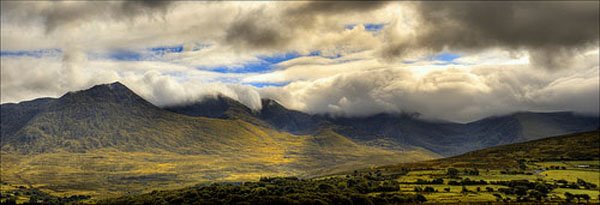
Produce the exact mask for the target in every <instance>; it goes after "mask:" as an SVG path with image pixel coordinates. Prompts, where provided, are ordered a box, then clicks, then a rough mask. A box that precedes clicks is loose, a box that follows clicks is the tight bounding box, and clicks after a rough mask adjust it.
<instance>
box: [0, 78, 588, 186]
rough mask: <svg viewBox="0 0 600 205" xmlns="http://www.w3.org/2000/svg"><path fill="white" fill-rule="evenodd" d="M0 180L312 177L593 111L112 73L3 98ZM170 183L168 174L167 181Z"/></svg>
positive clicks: (464, 146)
mask: <svg viewBox="0 0 600 205" xmlns="http://www.w3.org/2000/svg"><path fill="white" fill-rule="evenodd" d="M0 113H1V116H0V117H1V119H0V130H1V133H0V134H1V135H0V152H1V154H2V158H0V159H1V160H0V161H1V163H2V166H1V168H0V169H1V170H0V171H2V180H3V181H7V182H10V183H11V184H26V185H28V186H35V187H41V188H43V189H48V190H50V191H55V192H61V191H65V190H67V189H73V190H76V191H78V192H82V190H84V191H83V192H86V191H85V190H87V192H86V193H88V194H91V195H97V194H108V193H123V192H125V191H127V192H141V191H145V190H147V188H148V187H165V188H173V187H170V186H175V187H181V186H186V185H188V186H189V185H193V184H196V183H198V182H201V181H215V180H216V181H241V180H255V179H257V178H258V177H260V176H264V175H268V176H272V175H280V176H281V175H296V176H318V175H323V174H327V173H335V172H339V171H342V170H352V169H357V168H365V167H371V166H382V165H388V164H396V163H402V162H416V161H423V160H429V159H435V158H440V157H443V156H452V155H457V154H461V153H465V152H468V151H472V150H475V149H480V148H485V147H490V146H495V145H502V144H508V143H515V142H522V141H526V140H533V139H539V138H542V137H546V136H552V135H559V134H567V133H574V132H582V131H588V130H595V129H597V128H598V127H599V126H598V125H599V118H598V117H597V116H583V115H578V114H574V113H570V112H557V113H532V112H519V113H514V114H511V115H506V116H497V117H489V118H484V119H482V120H478V121H474V122H471V123H453V122H442V121H432V120H425V119H421V118H419V117H418V116H415V115H408V114H387V113H383V114H377V115H372V116H365V117H339V116H338V117H335V116H329V115H311V114H307V113H303V112H300V111H296V110H291V109H288V108H286V107H285V106H283V105H281V104H280V103H278V102H277V101H275V100H271V99H263V100H262V108H261V109H260V110H252V109H250V108H248V107H246V106H244V105H243V104H242V103H239V102H238V101H236V100H233V99H231V98H228V97H225V96H222V95H217V96H209V97H206V98H204V99H203V100H201V101H198V102H195V103H191V104H186V105H178V106H170V107H162V108H161V107H157V106H155V105H153V104H151V103H149V102H148V101H146V100H144V99H143V98H142V97H140V96H138V95H137V94H135V93H134V92H133V91H131V90H130V89H129V88H127V87H126V86H125V85H123V84H121V83H119V82H116V83H111V84H102V85H96V86H93V87H91V88H89V89H87V90H81V91H75V92H69V93H67V94H65V95H63V96H61V97H59V98H40V99H35V100H32V101H26V102H20V103H6V104H1V105H0ZM172 182H176V183H172Z"/></svg>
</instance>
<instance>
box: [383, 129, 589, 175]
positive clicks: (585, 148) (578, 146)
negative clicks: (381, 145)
mask: <svg viewBox="0 0 600 205" xmlns="http://www.w3.org/2000/svg"><path fill="white" fill-rule="evenodd" d="M563 160H565V161H588V160H596V161H597V160H600V131H598V130H596V131H591V132H583V133H576V134H569V135H561V136H555V137H549V138H544V139H539V140H533V141H528V142H523V143H516V144H509V145H502V146H496V147H491V148H486V149H482V150H477V151H472V152H468V153H465V154H462V155H459V156H454V157H449V158H444V159H437V160H432V161H425V162H417V163H407V164H400V165H398V166H386V167H384V169H390V170H392V169H394V168H401V167H421V168H425V167H436V168H444V167H479V168H518V167H519V165H520V164H521V163H522V162H525V161H536V162H544V161H563Z"/></svg>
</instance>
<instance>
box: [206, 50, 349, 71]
mask: <svg viewBox="0 0 600 205" xmlns="http://www.w3.org/2000/svg"><path fill="white" fill-rule="evenodd" d="M305 56H320V57H323V58H329V59H337V58H340V57H342V55H341V54H335V55H332V56H324V55H323V54H322V52H321V51H318V50H317V51H312V52H310V53H309V54H307V55H301V54H299V53H298V52H288V53H280V54H275V55H270V56H268V55H261V56H258V57H257V58H258V60H257V61H251V62H247V63H244V64H242V65H235V66H227V65H224V66H217V67H209V68H207V67H198V69H202V70H209V71H213V72H218V73H266V72H271V71H273V70H274V69H276V65H277V64H278V63H281V62H285V61H289V60H292V59H295V58H300V57H305Z"/></svg>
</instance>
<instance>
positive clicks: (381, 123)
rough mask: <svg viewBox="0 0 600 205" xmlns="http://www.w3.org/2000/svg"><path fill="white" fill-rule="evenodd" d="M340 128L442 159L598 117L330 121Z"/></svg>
mask: <svg viewBox="0 0 600 205" xmlns="http://www.w3.org/2000/svg"><path fill="white" fill-rule="evenodd" d="M329 120H330V121H331V122H333V123H334V124H337V125H343V126H344V127H341V129H339V130H337V131H338V132H339V133H341V134H344V135H346V136H349V137H351V138H353V139H356V140H367V141H369V140H373V139H378V138H381V137H386V138H387V139H391V140H392V141H394V142H396V143H400V144H408V145H413V146H418V147H424V148H426V149H429V150H432V151H434V152H436V153H439V154H441V155H444V156H452V155H456V154H461V153H464V152H467V151H472V150H476V149H481V148H486V147H491V146H496V145H502V144H510V143H517V142H523V141H528V140H534V139H540V138H543V137H547V136H555V135H561V134H568V133H576V132H583V131H590V130H595V129H597V128H598V126H599V122H600V121H599V118H598V117H591V116H583V115H577V114H574V113H570V112H558V113H533V112H519V113H515V114H511V115H506V116H499V117H489V118H484V119H482V120H477V121H474V122H471V123H466V124H461V123H452V122H435V121H427V120H423V119H420V118H416V117H414V116H411V115H393V114H379V115H374V116H369V117H354V118H347V117H345V118H344V117H342V118H331V119H329Z"/></svg>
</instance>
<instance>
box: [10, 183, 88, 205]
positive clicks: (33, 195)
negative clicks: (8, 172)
mask: <svg viewBox="0 0 600 205" xmlns="http://www.w3.org/2000/svg"><path fill="white" fill-rule="evenodd" d="M19 196H24V197H29V201H28V202H27V203H29V204H49V205H52V204H69V203H76V202H80V201H82V200H86V199H90V198H91V197H90V196H88V195H73V196H65V197H57V196H53V195H50V194H48V193H46V192H43V191H40V190H39V189H36V188H26V187H23V186H20V187H17V189H15V190H12V191H9V192H0V204H17V198H18V197H19Z"/></svg>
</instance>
